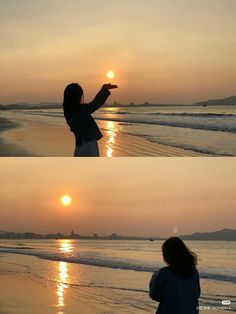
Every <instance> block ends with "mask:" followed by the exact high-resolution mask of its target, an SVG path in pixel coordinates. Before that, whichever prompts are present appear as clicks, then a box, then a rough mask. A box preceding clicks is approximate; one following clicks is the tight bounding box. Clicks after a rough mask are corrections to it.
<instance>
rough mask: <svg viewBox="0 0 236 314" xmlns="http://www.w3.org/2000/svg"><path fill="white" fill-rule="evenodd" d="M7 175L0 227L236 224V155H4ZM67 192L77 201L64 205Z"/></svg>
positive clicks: (91, 229) (124, 228)
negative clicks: (152, 156)
mask: <svg viewBox="0 0 236 314" xmlns="http://www.w3.org/2000/svg"><path fill="white" fill-rule="evenodd" d="M0 173H1V176H0V214H1V215H0V230H7V231H34V232H41V233H47V232H66V233H67V232H70V231H71V230H72V229H73V230H74V231H76V232H79V233H81V234H91V233H99V234H110V233H113V232H116V233H119V234H129V235H149V236H154V235H163V236H168V235H171V234H173V233H174V232H175V231H177V234H185V233H193V232H196V231H214V230H219V229H222V228H236V225H235V221H236V212H235V204H236V194H235V186H236V163H235V159H234V158H216V159H214V158H135V159H133V158H117V159H112V160H111V159H105V158H104V159H99V160H95V159H89V160H88V159H85V160H83V159H81V160H80V161H78V160H75V159H73V160H72V159H71V158H41V159H39V158H37V159H34V158H30V159H29V158H18V159H17V161H16V159H15V158H1V163H0ZM63 194H69V195H70V196H71V197H72V204H71V206H69V207H64V206H62V204H61V203H60V201H59V200H60V197H61V195H63Z"/></svg>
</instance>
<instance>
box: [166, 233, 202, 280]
mask: <svg viewBox="0 0 236 314" xmlns="http://www.w3.org/2000/svg"><path fill="white" fill-rule="evenodd" d="M162 254H163V259H164V261H165V262H166V263H167V264H168V265H169V266H170V267H171V269H172V270H173V271H174V272H175V273H177V274H178V275H181V276H190V275H193V273H194V270H195V268H196V265H197V255H196V254H195V253H193V252H191V251H190V250H189V249H188V247H187V246H186V245H185V244H184V242H183V241H182V240H181V239H179V238H178V237H171V238H169V239H167V240H166V241H165V242H164V243H163V245H162Z"/></svg>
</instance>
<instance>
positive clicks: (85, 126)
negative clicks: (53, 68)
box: [63, 83, 117, 157]
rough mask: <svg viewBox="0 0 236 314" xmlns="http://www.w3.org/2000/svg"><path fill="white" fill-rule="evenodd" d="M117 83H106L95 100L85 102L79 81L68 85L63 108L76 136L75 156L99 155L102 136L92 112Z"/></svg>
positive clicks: (103, 101) (99, 105)
mask: <svg viewBox="0 0 236 314" xmlns="http://www.w3.org/2000/svg"><path fill="white" fill-rule="evenodd" d="M113 88H117V86H116V85H112V84H104V85H103V86H102V88H101V90H100V91H99V92H98V94H97V95H96V97H95V98H94V100H93V101H91V102H90V103H88V104H84V103H83V95H84V92H83V89H82V87H81V86H80V85H79V84H77V83H71V84H69V85H67V86H66V88H65V91H64V100H63V110H64V116H65V118H66V121H67V124H68V125H69V127H70V130H71V132H72V133H74V136H75V151H74V156H80V157H99V148H98V143H97V142H98V141H99V140H100V139H101V138H102V133H101V131H100V130H99V128H98V126H97V124H96V122H95V120H94V118H93V117H92V113H93V112H94V111H96V110H97V109H99V108H100V107H101V106H102V105H103V104H104V103H105V101H106V100H107V98H108V97H109V96H110V94H111V92H110V91H109V90H110V89H113Z"/></svg>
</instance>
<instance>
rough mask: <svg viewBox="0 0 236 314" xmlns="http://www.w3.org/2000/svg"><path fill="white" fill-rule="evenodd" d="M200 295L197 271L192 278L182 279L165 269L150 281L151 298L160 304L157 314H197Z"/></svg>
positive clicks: (155, 274)
mask: <svg viewBox="0 0 236 314" xmlns="http://www.w3.org/2000/svg"><path fill="white" fill-rule="evenodd" d="M200 293H201V291H200V284H199V275H198V271H197V270H195V271H194V274H193V275H192V276H188V277H182V276H179V275H177V274H175V273H174V272H173V271H172V269H171V268H170V267H164V268H162V269H160V270H159V272H156V273H154V274H153V276H152V279H151V281H150V292H149V296H150V297H151V298H152V299H153V300H155V301H158V302H160V303H159V307H158V309H157V312H156V313H157V314H197V313H199V311H198V298H199V297H200Z"/></svg>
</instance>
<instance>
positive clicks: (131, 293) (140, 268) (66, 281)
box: [0, 239, 236, 313]
mask: <svg viewBox="0 0 236 314" xmlns="http://www.w3.org/2000/svg"><path fill="white" fill-rule="evenodd" d="M162 243H163V241H153V242H151V241H144V240H140V241H134V240H133V241H130V240H4V239H2V240H0V257H3V256H8V255H10V256H11V257H12V258H13V257H14V256H15V258H14V261H15V263H17V262H18V263H20V264H21V265H24V267H26V268H27V272H29V273H32V274H33V275H34V276H35V277H37V278H41V280H43V281H52V282H55V283H56V287H57V288H56V289H59V290H60V291H62V292H63V293H64V292H65V291H64V290H65V289H63V287H64V288H65V287H66V288H68V289H69V288H73V289H76V288H79V287H87V288H91V295H90V293H89V292H87V293H88V294H87V295H86V297H87V298H91V299H94V298H95V299H96V300H97V301H99V300H100V298H102V300H103V302H107V303H108V304H109V302H110V303H112V304H113V303H114V304H116V306H119V307H120V308H122V307H123V306H127V307H128V308H130V310H131V313H138V310H137V311H134V312H132V309H134V308H137V309H140V310H142V313H153V312H154V308H155V303H153V301H151V300H150V299H149V297H148V286H149V280H150V277H151V275H152V272H153V271H157V270H158V269H160V268H161V267H163V266H165V265H164V263H163V260H162V254H161V245H162ZM186 244H187V245H188V246H189V247H190V248H191V250H193V251H194V252H196V253H197V254H198V258H199V266H198V269H199V273H200V278H201V288H202V295H201V298H200V305H201V306H212V307H220V306H222V304H221V302H222V301H223V300H230V302H231V305H230V307H231V310H233V311H236V268H235V256H236V242H234V241H186ZM29 256H31V258H32V257H34V258H35V261H34V262H33V263H32V259H27V258H28V257H29ZM63 293H59V295H61V294H62V296H63V304H64V303H66V300H65V295H64V294H63ZM61 301H62V300H61ZM58 302H60V300H58ZM118 312H119V311H117V313H118Z"/></svg>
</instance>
